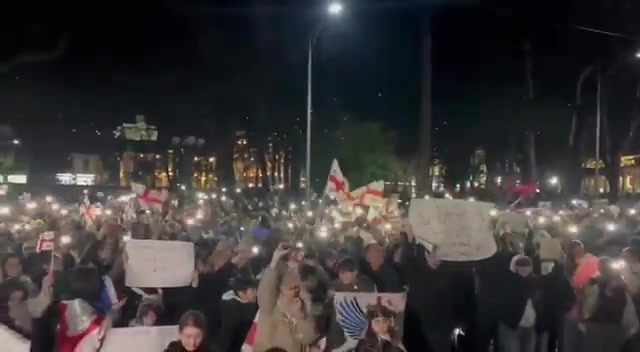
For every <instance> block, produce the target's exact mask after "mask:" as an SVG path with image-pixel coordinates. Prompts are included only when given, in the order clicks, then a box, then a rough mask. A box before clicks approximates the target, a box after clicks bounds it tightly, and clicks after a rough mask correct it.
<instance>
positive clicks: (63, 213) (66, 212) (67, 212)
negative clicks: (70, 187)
mask: <svg viewBox="0 0 640 352" xmlns="http://www.w3.org/2000/svg"><path fill="white" fill-rule="evenodd" d="M60 214H62V215H68V214H69V211H68V210H67V209H62V210H60Z"/></svg>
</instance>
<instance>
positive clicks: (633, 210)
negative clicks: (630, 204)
mask: <svg viewBox="0 0 640 352" xmlns="http://www.w3.org/2000/svg"><path fill="white" fill-rule="evenodd" d="M637 212H638V211H637V210H635V209H629V215H636V213H637Z"/></svg>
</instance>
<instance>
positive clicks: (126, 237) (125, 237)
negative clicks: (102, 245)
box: [122, 233, 131, 242]
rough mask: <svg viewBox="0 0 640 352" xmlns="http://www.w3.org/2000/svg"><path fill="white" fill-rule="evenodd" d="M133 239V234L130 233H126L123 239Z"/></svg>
mask: <svg viewBox="0 0 640 352" xmlns="http://www.w3.org/2000/svg"><path fill="white" fill-rule="evenodd" d="M130 239H131V234H130V233H125V234H124V235H122V240H123V241H125V242H127V241H129V240H130Z"/></svg>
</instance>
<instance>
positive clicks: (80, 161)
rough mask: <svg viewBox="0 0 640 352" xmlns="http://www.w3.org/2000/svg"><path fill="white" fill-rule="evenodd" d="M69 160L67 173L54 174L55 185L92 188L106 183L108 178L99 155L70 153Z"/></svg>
mask: <svg viewBox="0 0 640 352" xmlns="http://www.w3.org/2000/svg"><path fill="white" fill-rule="evenodd" d="M69 160H70V161H71V167H70V168H69V169H68V170H66V171H67V172H63V173H57V174H56V180H55V182H56V183H57V184H60V185H78V186H93V185H99V184H104V183H106V181H107V179H108V177H107V175H106V172H105V168H104V165H103V163H102V158H101V157H100V155H97V154H80V153H72V154H71V155H70V156H69Z"/></svg>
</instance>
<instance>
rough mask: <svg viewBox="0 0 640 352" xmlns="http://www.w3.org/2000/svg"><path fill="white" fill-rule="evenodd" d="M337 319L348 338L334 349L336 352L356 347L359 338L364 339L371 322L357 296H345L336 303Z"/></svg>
mask: <svg viewBox="0 0 640 352" xmlns="http://www.w3.org/2000/svg"><path fill="white" fill-rule="evenodd" d="M335 309H336V320H337V321H338V324H340V327H342V331H344V335H345V338H346V340H347V341H346V342H345V343H344V344H343V345H342V346H340V347H338V348H336V349H334V350H333V351H334V352H341V351H350V350H352V349H353V348H355V347H356V345H357V344H358V340H360V339H362V338H363V337H364V335H365V333H366V331H367V326H368V324H369V322H368V320H367V315H366V313H365V311H364V309H363V308H362V307H361V306H360V303H358V300H357V299H356V297H355V296H351V297H349V296H346V297H343V298H342V299H341V300H340V301H337V302H336V303H335Z"/></svg>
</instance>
